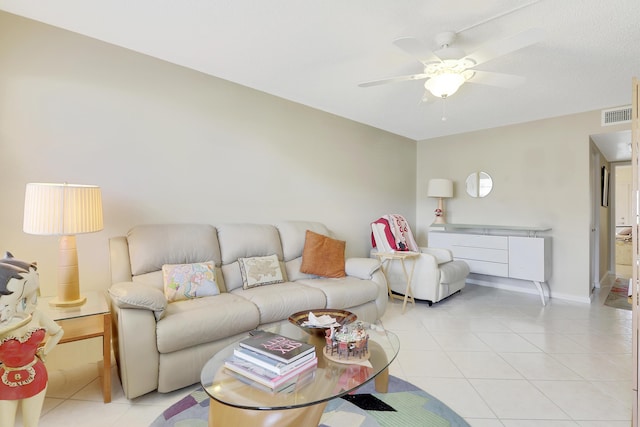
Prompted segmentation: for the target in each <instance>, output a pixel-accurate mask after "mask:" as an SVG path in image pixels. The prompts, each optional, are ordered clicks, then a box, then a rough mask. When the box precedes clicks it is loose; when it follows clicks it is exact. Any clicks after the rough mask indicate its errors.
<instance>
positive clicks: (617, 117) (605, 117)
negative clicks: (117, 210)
mask: <svg viewBox="0 0 640 427" xmlns="http://www.w3.org/2000/svg"><path fill="white" fill-rule="evenodd" d="M620 123H631V105H628V106H626V107H618V108H609V109H607V110H602V126H611V125H617V124H620Z"/></svg>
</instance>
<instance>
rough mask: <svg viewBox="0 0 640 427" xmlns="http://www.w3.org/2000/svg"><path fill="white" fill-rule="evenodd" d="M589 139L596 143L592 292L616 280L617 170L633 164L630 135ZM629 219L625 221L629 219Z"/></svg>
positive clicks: (591, 245) (614, 133)
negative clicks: (605, 179) (605, 184)
mask: <svg viewBox="0 0 640 427" xmlns="http://www.w3.org/2000/svg"><path fill="white" fill-rule="evenodd" d="M590 138H591V140H592V142H593V145H592V152H591V165H590V169H591V178H592V179H591V204H592V212H591V238H590V263H591V279H592V285H591V286H592V291H593V288H594V287H600V285H605V286H607V285H609V284H611V282H613V281H614V280H615V278H616V257H615V248H616V224H617V222H616V214H615V210H616V209H615V205H616V191H615V183H616V179H615V169H616V165H618V164H620V165H630V164H631V150H630V142H631V131H630V130H629V131H619V132H609V133H602V134H595V135H591V136H590ZM603 166H605V167H606V169H608V172H609V173H610V184H609V190H610V191H609V198H608V199H609V203H608V204H607V206H606V207H605V206H604V205H603V204H602V182H601V169H602V167H603ZM621 170H622V169H621ZM628 194H629V195H630V194H631V192H630V191H629V192H628ZM629 197H630V196H629ZM622 199H623V200H624V198H622ZM629 200H630V199H629ZM622 210H623V209H621V211H622ZM626 218H627V219H625V221H626V220H628V219H629V218H630V216H627V217H626ZM622 270H625V269H624V268H623V269H622ZM627 271H628V269H627ZM624 274H628V273H627V272H625V273H624Z"/></svg>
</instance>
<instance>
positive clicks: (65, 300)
mask: <svg viewBox="0 0 640 427" xmlns="http://www.w3.org/2000/svg"><path fill="white" fill-rule="evenodd" d="M102 228H103V220H102V196H101V194H100V187H96V186H94V185H75V184H66V183H65V184H43V183H30V184H27V189H26V192H25V200H24V224H23V230H24V232H25V233H28V234H38V235H45V236H52V235H53V236H60V241H59V251H58V291H57V297H56V298H54V299H52V300H51V302H50V305H52V306H55V307H74V306H79V305H82V304H84V303H85V301H86V297H83V296H81V295H80V281H79V275H78V252H77V249H76V236H75V235H76V234H81V233H93V232H96V231H100V230H102Z"/></svg>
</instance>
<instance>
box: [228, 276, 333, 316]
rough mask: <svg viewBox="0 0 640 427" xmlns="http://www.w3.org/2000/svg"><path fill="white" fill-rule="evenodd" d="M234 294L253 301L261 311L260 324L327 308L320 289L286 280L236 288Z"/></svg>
mask: <svg viewBox="0 0 640 427" xmlns="http://www.w3.org/2000/svg"><path fill="white" fill-rule="evenodd" d="M232 294H234V295H239V296H241V297H242V298H245V299H247V300H248V301H251V302H252V303H253V304H255V305H256V306H257V307H258V310H259V311H260V324H265V323H271V322H276V321H278V320H284V319H287V318H288V317H289V316H291V315H292V314H293V313H296V312H298V311H302V310H311V309H314V308H325V307H326V298H325V296H324V293H323V292H322V291H321V290H319V289H314V288H311V287H308V286H304V285H301V284H299V283H293V282H284V283H275V284H273V285H269V286H258V287H255V288H250V289H241V288H240V289H235V290H233V291H232Z"/></svg>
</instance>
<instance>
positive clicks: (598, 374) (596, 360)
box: [551, 353, 631, 381]
mask: <svg viewBox="0 0 640 427" xmlns="http://www.w3.org/2000/svg"><path fill="white" fill-rule="evenodd" d="M551 356H552V357H553V358H554V359H556V360H558V361H559V362H560V363H562V364H563V365H565V366H566V367H568V368H569V369H571V370H572V371H574V372H576V373H577V374H578V375H580V376H581V377H582V378H584V379H586V380H609V381H621V380H625V379H628V378H629V367H630V366H631V355H630V354H629V355H623V357H625V358H626V359H627V361H626V362H625V363H613V362H611V357H612V355H607V354H593V353H587V354H562V353H560V354H552V355H551Z"/></svg>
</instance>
